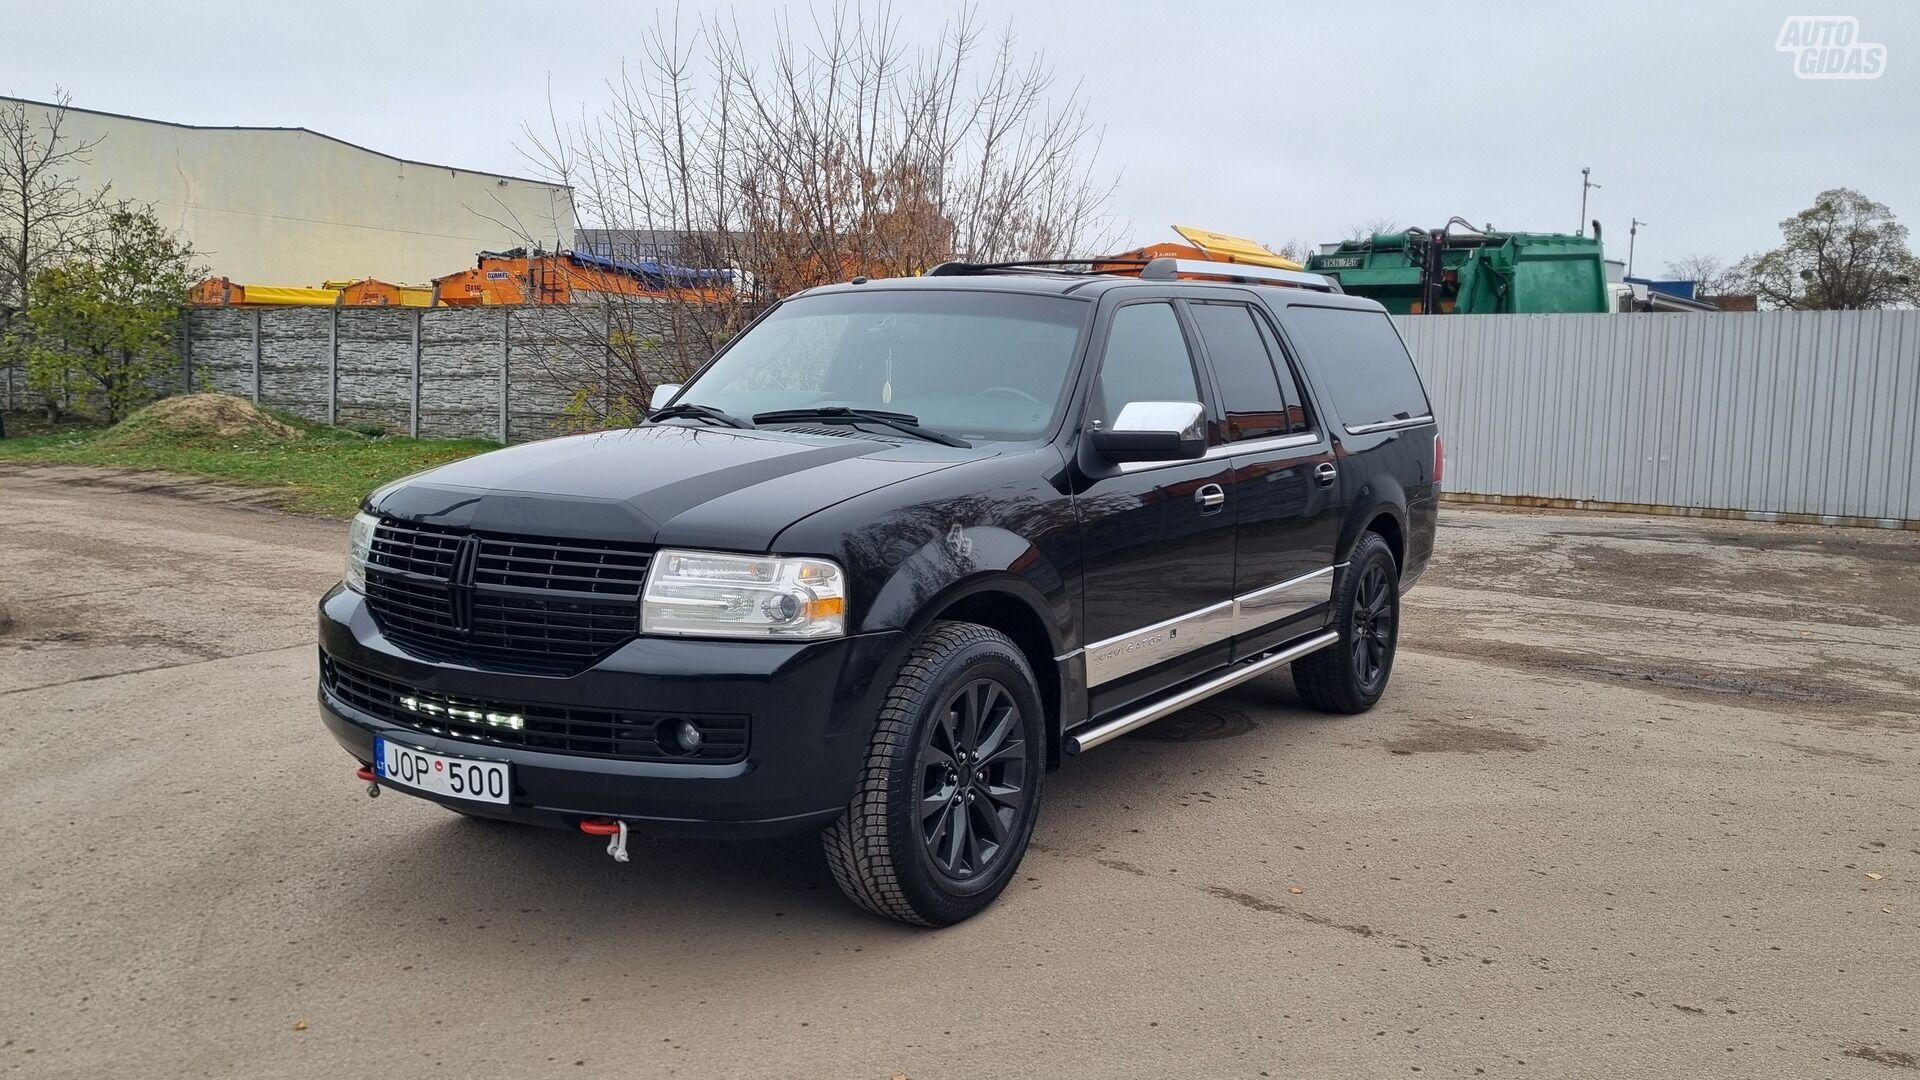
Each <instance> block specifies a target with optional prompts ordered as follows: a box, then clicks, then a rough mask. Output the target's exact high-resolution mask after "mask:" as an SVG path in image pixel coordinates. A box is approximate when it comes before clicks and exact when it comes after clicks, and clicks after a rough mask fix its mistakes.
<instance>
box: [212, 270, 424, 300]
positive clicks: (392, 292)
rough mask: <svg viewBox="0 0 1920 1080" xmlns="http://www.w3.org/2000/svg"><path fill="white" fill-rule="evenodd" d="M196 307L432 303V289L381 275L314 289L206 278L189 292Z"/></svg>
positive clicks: (333, 282) (335, 282)
mask: <svg viewBox="0 0 1920 1080" xmlns="http://www.w3.org/2000/svg"><path fill="white" fill-rule="evenodd" d="M187 301H188V303H191V304H193V305H194V306H196V307H432V306H433V290H432V289H429V288H425V287H422V286H419V285H395V284H392V283H391V282H386V281H381V280H380V279H378V278H361V279H360V280H358V281H328V282H325V283H323V284H322V285H321V286H320V287H319V288H317V289H312V288H306V287H304V286H293V285H241V284H237V283H235V282H233V281H231V280H229V279H227V278H223V277H221V278H207V279H206V280H205V281H202V282H201V283H200V284H198V285H195V286H194V287H193V290H192V291H191V292H190V293H188V294H187Z"/></svg>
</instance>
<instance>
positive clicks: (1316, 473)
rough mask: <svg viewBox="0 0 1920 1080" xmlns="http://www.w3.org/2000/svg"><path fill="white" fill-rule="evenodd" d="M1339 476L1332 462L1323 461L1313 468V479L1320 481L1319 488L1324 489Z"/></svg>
mask: <svg viewBox="0 0 1920 1080" xmlns="http://www.w3.org/2000/svg"><path fill="white" fill-rule="evenodd" d="M1339 475H1340V470H1339V469H1336V468H1334V467H1333V462H1331V461H1323V462H1321V463H1320V464H1318V465H1315V466H1314V467H1313V478H1314V479H1315V480H1318V481H1320V486H1321V487H1326V486H1327V485H1328V484H1331V483H1333V479H1334V477H1336V476H1339Z"/></svg>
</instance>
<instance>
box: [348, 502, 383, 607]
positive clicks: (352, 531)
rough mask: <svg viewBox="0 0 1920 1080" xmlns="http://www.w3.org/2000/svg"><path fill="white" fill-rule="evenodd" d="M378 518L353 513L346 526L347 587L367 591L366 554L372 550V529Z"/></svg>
mask: <svg viewBox="0 0 1920 1080" xmlns="http://www.w3.org/2000/svg"><path fill="white" fill-rule="evenodd" d="M378 524H380V519H379V518H377V517H374V516H373V515H372V514H365V513H362V514H355V515H353V524H352V525H349V526H347V579H346V580H347V588H349V589H352V590H353V591H354V592H366V591H367V556H368V555H369V554H371V553H372V551H373V529H374V526H376V525H378Z"/></svg>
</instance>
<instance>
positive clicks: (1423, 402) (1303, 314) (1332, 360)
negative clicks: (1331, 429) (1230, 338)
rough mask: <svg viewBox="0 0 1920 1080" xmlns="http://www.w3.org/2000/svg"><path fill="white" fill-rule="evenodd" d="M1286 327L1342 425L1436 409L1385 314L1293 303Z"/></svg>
mask: <svg viewBox="0 0 1920 1080" xmlns="http://www.w3.org/2000/svg"><path fill="white" fill-rule="evenodd" d="M1287 328H1288V329H1289V330H1291V331H1292V332H1293V333H1294V334H1296V335H1298V336H1299V338H1300V343H1301V345H1303V346H1304V347H1305V350H1306V354H1307V357H1306V358H1307V362H1308V363H1309V364H1310V365H1312V368H1313V371H1312V374H1313V375H1314V377H1315V379H1316V381H1317V382H1318V383H1319V384H1320V385H1321V387H1322V388H1323V389H1324V390H1325V391H1326V393H1327V396H1328V397H1330V398H1332V399H1333V407H1334V409H1335V410H1336V411H1338V412H1339V414H1340V422H1341V423H1342V424H1345V425H1346V426H1348V427H1360V426H1362V425H1364V424H1378V423H1382V422H1384V421H1390V420H1407V419H1412V418H1413V417H1416V416H1427V415H1429V414H1431V413H1432V412H1433V407H1432V406H1431V405H1429V404H1428V403H1427V392H1426V391H1425V390H1424V389H1422V388H1421V386H1420V376H1419V375H1418V374H1417V373H1416V372H1415V371H1414V370H1413V357H1411V356H1408V355H1407V347H1406V346H1405V345H1403V344H1401V342H1400V335H1399V334H1397V333H1395V332H1394V329H1393V321H1392V320H1390V319H1389V318H1387V316H1386V315H1385V314H1384V313H1382V312H1378V311H1355V310H1353V309H1350V308H1327V307H1311V306H1307V305H1302V304H1294V305H1291V306H1289V307H1288V308H1287Z"/></svg>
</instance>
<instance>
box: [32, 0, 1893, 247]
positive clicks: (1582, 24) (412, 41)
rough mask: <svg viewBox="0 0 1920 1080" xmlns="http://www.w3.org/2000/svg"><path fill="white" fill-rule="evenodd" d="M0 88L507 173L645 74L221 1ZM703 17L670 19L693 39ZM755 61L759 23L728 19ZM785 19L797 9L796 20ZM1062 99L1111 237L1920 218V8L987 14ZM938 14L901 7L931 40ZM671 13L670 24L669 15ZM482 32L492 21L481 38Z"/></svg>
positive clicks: (1608, 5) (1057, 8)
mask: <svg viewBox="0 0 1920 1080" xmlns="http://www.w3.org/2000/svg"><path fill="white" fill-rule="evenodd" d="M7 6H8V9H9V13H8V14H6V15H5V16H4V19H3V20H0V25H4V26H5V34H6V37H7V38H8V39H9V40H8V41H7V42H6V44H5V45H4V46H3V47H0V49H3V51H4V63H0V93H7V94H14V95H18V96H23V97H33V98H45V97H47V96H49V95H50V94H51V93H52V91H53V88H54V86H55V85H56V84H57V85H59V86H62V87H65V88H66V89H67V90H68V91H69V92H70V93H71V94H72V95H73V100H74V104H76V105H79V106H83V107H87V108H94V109H103V110H108V111H113V112H125V113H132V114H135V115H140V116H149V117H154V118H158V119H167V120H175V121H181V122H186V123H196V124H244V125H264V126H280V127H307V128H311V129H313V130H315V131H320V132H324V133H326V134H329V135H333V136H337V137H339V138H342V139H346V140H348V141H351V142H356V143H361V144H363V145H366V146H369V147H372V148H374V149H377V150H381V151H384V152H387V153H390V154H394V155H397V156H400V157H407V158H414V159H418V160H422V161H430V162H435V163H439V164H446V165H454V166H461V167H466V168H472V169H484V170H491V171H497V172H506V173H519V174H524V173H527V172H529V171H530V167H529V166H528V165H527V163H526V162H525V160H524V159H523V158H522V157H521V156H520V154H519V152H518V151H517V150H516V147H515V143H516V141H519V139H520V135H519V129H520V125H521V123H522V121H524V120H530V119H538V118H542V117H544V116H545V114H546V95H547V87H548V80H549V77H550V78H551V84H552V92H553V95H554V98H555V100H556V102H557V103H558V104H559V105H560V107H561V108H562V110H563V111H566V112H573V111H575V110H576V109H577V108H578V106H579V105H580V104H582V103H585V104H588V105H592V104H594V103H596V102H598V101H600V100H602V99H603V98H604V97H605V93H604V90H603V87H602V84H603V81H604V80H605V79H606V78H607V77H608V76H610V75H612V74H613V73H614V72H616V71H617V69H618V67H619V64H620V62H621V60H622V59H623V58H624V57H634V56H637V55H638V54H639V53H640V51H641V46H640V39H641V36H642V34H643V32H644V30H645V28H646V27H647V26H648V25H650V24H651V23H652V21H653V19H654V18H655V13H656V8H655V7H654V6H652V5H647V4H642V3H633V2H629V3H617V2H615V3H600V2H592V0H568V2H566V3H563V4H528V3H517V4H493V3H489V2H471V3H465V4H459V5H446V4H381V5H375V6H373V7H366V6H359V7H356V6H352V5H338V4H334V5H324V4H323V5H319V6H312V5H306V6H302V5H219V6H216V7H213V8H208V9H205V10H202V11H199V12H197V13H195V14H191V15H188V14H185V9H181V8H178V7H176V6H173V5H166V4H155V3H153V2H152V0H131V2H123V0H89V2H86V3H73V4H47V3H41V4H28V3H24V2H12V3H9V4H8V5H7ZM718 6H722V5H714V4H706V3H697V2H694V0H687V2H685V3H683V4H681V5H680V6H679V11H680V15H681V19H682V21H683V22H691V21H693V16H695V15H697V14H698V13H700V12H703V11H708V10H712V9H713V8H715V7H718ZM732 6H733V8H734V10H735V12H736V16H737V18H738V21H739V23H740V26H741V29H742V32H743V36H744V37H745V38H746V39H747V41H748V43H749V44H750V45H754V44H756V43H759V42H764V41H766V40H768V39H769V38H770V36H771V26H772V22H771V19H772V12H773V10H774V8H773V6H772V5H761V4H756V3H751V2H742V3H739V4H736V5H732ZM798 7H799V8H800V9H801V10H803V11H804V5H799V6H798ZM979 8H980V13H981V14H982V16H984V18H985V19H986V21H987V22H988V23H990V24H992V25H994V26H996V27H997V26H1002V25H1006V24H1008V23H1009V21H1011V25H1012V27H1013V30H1014V32H1015V34H1016V35H1017V37H1018V39H1019V41H1020V43H1021V44H1022V45H1023V46H1025V47H1027V48H1030V49H1033V50H1036V51H1039V52H1042V53H1044V55H1045V56H1046V58H1047V59H1048V60H1049V61H1050V62H1051V63H1052V65H1053V66H1054V68H1055V69H1056V71H1057V74H1058V76H1059V77H1060V79H1061V81H1062V83H1063V85H1068V86H1070V85H1072V84H1074V83H1078V84H1079V86H1080V88H1081V92H1082V93H1083V94H1085V96H1086V97H1087V99H1088V101H1089V102H1090V104H1091V107H1092V110H1093V117H1094V119H1095V121H1096V122H1097V123H1099V124H1100V125H1101V126H1102V127H1103V128H1104V131H1105V143H1104V146H1103V148H1102V150H1101V155H1100V162H1101V164H1102V165H1103V166H1104V167H1105V168H1106V169H1108V170H1110V171H1112V172H1113V173H1115V174H1117V175H1118V178H1119V187H1118V191H1117V194H1116V197H1115V201H1114V205H1113V210H1114V212H1115V215H1116V217H1117V218H1118V220H1119V221H1120V222H1121V223H1122V225H1123V226H1124V228H1123V234H1124V237H1125V238H1126V239H1127V240H1129V241H1135V242H1149V241H1153V240H1160V239H1171V235H1170V234H1169V233H1168V230H1167V226H1169V225H1171V224H1174V223H1180V224H1193V225H1200V226H1203V227H1206V228H1211V229H1216V230H1219V231H1223V232H1233V233H1241V234H1245V235H1249V236H1253V237H1255V238H1258V239H1261V240H1264V241H1266V242H1268V243H1269V244H1272V245H1274V246H1279V245H1280V244H1281V243H1283V242H1285V241H1287V240H1290V239H1300V240H1307V241H1312V242H1319V241H1328V240H1338V239H1340V238H1342V237H1343V236H1344V235H1345V234H1346V233H1347V232H1348V231H1349V230H1350V229H1351V228H1352V227H1353V226H1355V225H1357V224H1359V223H1361V222H1367V221H1372V220H1375V219H1381V218H1387V219H1392V220H1393V221H1395V222H1397V223H1399V224H1401V225H1420V226H1438V225H1440V224H1442V223H1444V222H1445V221H1446V219H1447V218H1448V217H1449V216H1451V215H1454V214H1459V215H1461V216H1463V217H1466V218H1467V219H1469V220H1471V221H1474V222H1476V223H1478V222H1489V221H1490V222H1492V223H1493V224H1494V225H1496V226H1498V227H1501V228H1508V229H1523V230H1534V231H1570V230H1572V229H1574V228H1575V227H1576V226H1577V224H1578V218H1579V206H1580V168H1581V166H1583V165H1587V166H1592V168H1593V177H1594V179H1595V180H1596V181H1597V182H1599V183H1600V184H1602V185H1603V187H1602V188H1601V189H1600V190H1599V191H1596V192H1594V193H1593V196H1592V201H1591V203H1590V207H1589V211H1588V216H1589V217H1598V218H1599V219H1600V220H1601V222H1602V223H1603V225H1604V226H1605V227H1606V229H1607V234H1606V235H1607V240H1608V253H1609V254H1610V255H1613V256H1616V257H1624V256H1625V254H1626V238H1627V223H1628V219H1629V218H1630V217H1639V218H1641V219H1642V220H1645V221H1647V222H1650V223H1651V224H1650V225H1649V226H1648V227H1647V228H1646V229H1644V230H1643V231H1642V234H1641V242H1640V247H1639V252H1638V256H1637V258H1636V264H1637V265H1636V269H1637V270H1640V271H1642V272H1646V271H1649V270H1655V271H1657V270H1658V268H1659V267H1660V265H1661V263H1662V262H1663V261H1664V260H1667V259H1671V258H1675V257H1678V256H1681V255H1685V254H1688V253H1691V252H1705V253H1713V254H1717V255H1720V256H1723V257H1727V258H1729V259H1731V258H1734V257H1738V256H1740V255H1742V254H1745V253H1747V252H1749V251H1753V250H1756V249H1760V248H1763V247H1765V246H1768V245H1770V244H1771V243H1772V242H1774V241H1775V240H1776V239H1777V237H1778V229H1777V225H1776V223H1777V222H1778V221H1779V220H1780V219H1781V218H1783V217H1786V216H1788V215H1789V214H1791V213H1793V212H1794V211H1797V210H1799V209H1801V208H1803V207H1805V206H1806V205H1808V203H1809V202H1810V201H1811V200H1812V197H1813V195H1814V194H1815V193H1816V192H1818V191H1820V190H1821V189H1823V188H1828V187H1834V186H1848V187H1854V188H1858V189H1860V190H1861V191H1864V192H1866V193H1867V194H1868V195H1869V196H1871V197H1873V198H1875V199H1878V200H1880V201H1881V202H1885V203H1887V204H1889V205H1890V206H1892V208H1893V209H1894V211H1895V212H1896V213H1898V214H1900V215H1902V218H1903V220H1904V221H1906V222H1907V223H1908V224H1910V225H1920V149H1917V148H1920V139H1916V133H1920V4H1913V3H1905V2H1882V3H1865V2H1859V0H1848V2H1845V3H1841V4H1821V5H1814V6H1812V7H1810V8H1809V7H1807V6H1805V5H1804V4H1801V5H1795V4H1792V3H1754V2H1744V3H1743V2H1712V3H1706V2H1702V3H1679V2H1674V0H1668V2H1664V3H1641V2H1621V0H1607V2H1604V3H1592V2H1588V3H1580V4H1558V3H1526V4H1521V3H1505V4H1498V5H1495V4H1487V5H1476V4H1473V3H1468V2H1464V0H1460V2H1455V3H1449V4H1433V3H1422V4H1417V5H1415V4H1406V5H1400V4H1386V3H1381V4H1367V5H1364V8H1363V6H1362V5H1359V4H1353V3H1341V4H1314V5H1308V4H1291V3H1279V2H1260V0H1233V2H1228V0H1220V2H1214V3H1208V2H1203V0H1158V2H1152V3H1140V2H1134V0H1080V2H1077V3H1064V2H1056V0H982V2H981V3H980V5H979ZM955 10H956V7H955V6H954V5H950V4H946V3H939V2H924V3H913V2H911V0H905V2H900V3H897V4H896V5H895V8H894V14H895V16H896V17H897V18H898V19H899V20H900V23H901V25H902V28H903V30H904V31H905V32H906V33H907V34H909V35H913V36H918V37H921V38H924V39H927V40H931V39H932V38H933V37H934V36H935V35H937V34H938V32H939V28H940V25H941V24H942V23H943V22H944V21H946V20H947V19H948V18H950V17H951V15H952V13H953V12H954V11H955ZM664 11H665V14H666V16H667V17H668V18H671V17H672V15H673V11H674V9H673V7H672V6H671V5H666V6H664ZM489 12H491V13H492V16H493V17H489ZM1836 12H1837V13H1840V14H1851V15H1854V16H1857V17H1858V18H1859V20H1860V37H1861V38H1862V39H1863V40H1866V41H1875V42H1880V43H1882V44H1884V45H1885V46H1886V50H1887V52H1886V57H1887V69H1886V73H1885V74H1884V75H1883V76H1882V77H1881V78H1879V79H1876V80H1872V81H1826V82H1815V81H1802V80H1799V79H1796V78H1795V77H1794V75H1793V69H1792V62H1791V59H1790V57H1789V56H1787V55H1786V54H1782V53H1779V52H1776V51H1775V48H1774V45H1775V41H1776V39H1777V38H1778V36H1779V33H1780V28H1781V23H1782V20H1783V18H1784V17H1785V16H1787V15H1791V14H1812V13H1829V14H1830V13H1836Z"/></svg>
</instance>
